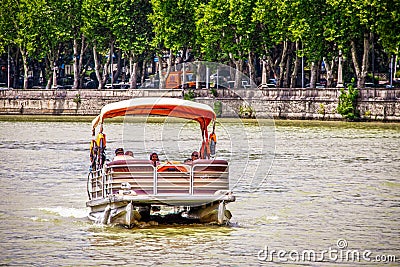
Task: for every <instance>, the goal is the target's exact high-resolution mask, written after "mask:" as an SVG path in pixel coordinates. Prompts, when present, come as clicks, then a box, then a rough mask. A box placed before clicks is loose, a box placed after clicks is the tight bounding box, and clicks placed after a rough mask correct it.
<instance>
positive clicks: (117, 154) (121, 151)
mask: <svg viewBox="0 0 400 267" xmlns="http://www.w3.org/2000/svg"><path fill="white" fill-rule="evenodd" d="M132 154H133V153H132ZM130 159H133V157H132V156H130V155H125V153H124V149H123V148H122V147H119V148H117V149H116V150H115V157H114V158H113V161H116V160H130Z"/></svg>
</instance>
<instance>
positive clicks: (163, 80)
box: [158, 50, 172, 89]
mask: <svg viewBox="0 0 400 267" xmlns="http://www.w3.org/2000/svg"><path fill="white" fill-rule="evenodd" d="M162 62H163V60H162V56H160V55H158V76H159V80H160V84H159V88H160V89H163V88H165V83H166V78H167V77H168V76H169V73H170V72H171V67H172V51H171V50H169V57H168V58H167V71H166V73H165V74H163V64H162Z"/></svg>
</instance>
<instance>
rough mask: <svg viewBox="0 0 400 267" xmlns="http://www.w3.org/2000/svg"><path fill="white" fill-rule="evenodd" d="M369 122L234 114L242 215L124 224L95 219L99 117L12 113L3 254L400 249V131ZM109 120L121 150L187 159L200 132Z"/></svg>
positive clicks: (113, 257) (243, 256) (57, 258)
mask: <svg viewBox="0 0 400 267" xmlns="http://www.w3.org/2000/svg"><path fill="white" fill-rule="evenodd" d="M365 125H366V126H365ZM365 125H363V126H362V127H308V126H306V127H303V126H301V127H300V126H296V125H288V126H280V127H277V128H276V130H275V131H272V130H271V127H270V126H268V125H264V126H262V127H257V126H256V125H254V124H251V123H246V124H238V123H232V122H230V123H222V125H220V126H219V127H218V128H217V130H218V132H217V134H218V144H217V146H218V149H219V150H218V151H219V157H223V158H227V159H229V160H230V161H231V170H234V173H232V177H231V178H232V187H233V190H234V191H235V193H236V195H237V201H236V202H235V203H231V204H229V205H228V208H229V209H230V210H231V212H232V214H233V218H232V222H233V223H232V225H231V226H229V227H217V226H211V225H189V226H187V225H185V226H178V225H168V226H158V227H152V228H147V229H124V228H118V227H108V226H99V225H94V224H92V223H91V222H89V221H88V220H87V219H86V214H87V212H88V210H87V208H86V207H85V202H86V200H87V194H86V175H87V170H88V161H89V155H88V147H89V140H90V138H91V132H90V125H89V123H68V122H63V123H57V122H53V123H45V122H0V127H1V132H0V153H1V155H2V158H3V161H1V163H0V194H1V196H2V201H1V203H0V240H1V242H2V246H1V254H0V264H3V265H14V266H22V265H24V266H26V265H36V266H43V265H46V266H55V265H57V266H59V265H69V266H71V265H72V266H74V265H80V266H110V265H129V266H137V265H140V266H154V265H162V266H181V265H184V266H185V265H187V266H199V265H201V266H259V265H260V264H262V263H263V262H261V261H259V260H258V258H257V253H258V252H259V251H260V249H263V248H264V247H265V246H268V248H269V249H274V250H280V249H281V250H286V251H288V250H298V251H299V250H306V249H309V250H316V251H322V250H326V249H329V248H330V247H332V248H337V247H336V242H337V240H338V239H345V240H346V241H347V242H348V248H349V249H353V250H354V249H358V250H361V251H362V250H370V251H372V253H373V255H379V254H386V255H389V254H391V255H396V256H397V260H399V259H400V250H399V248H400V240H399V236H400V215H399V214H400V204H399V203H400V175H399V174H400V165H399V164H398V162H399V161H400V142H399V140H400V132H399V130H397V129H386V128H379V127H374V128H368V124H365ZM143 127H146V134H140V133H138V132H137V131H138V130H140V129H143ZM160 127H163V131H160ZM105 130H106V133H107V137H108V152H109V157H112V151H113V150H114V148H115V147H117V146H119V145H120V144H121V141H120V140H121V139H124V143H123V145H124V147H129V148H132V149H133V150H134V152H135V157H147V155H148V153H149V152H150V151H153V150H157V151H159V152H161V153H160V154H161V155H162V158H163V159H167V158H180V159H184V158H186V157H187V155H188V154H190V153H191V151H192V150H193V147H197V146H198V144H199V143H198V140H199V138H200V137H198V136H197V135H196V134H198V127H197V126H196V125H195V124H192V123H179V122H177V123H175V124H173V125H168V126H167V125H160V124H159V123H152V124H149V125H146V126H143V124H142V125H141V124H140V123H136V124H135V123H132V124H131V125H128V126H126V128H125V130H123V131H121V124H119V123H111V124H109V125H106V129H105ZM135 131H136V132H135ZM128 132H129V133H130V134H133V136H134V137H135V136H136V137H137V138H133V139H132V138H127V136H126V134H127V133H128ZM135 134H137V135H135ZM173 134H176V135H177V136H174V135H173ZM122 137H124V138H122ZM174 138H177V139H178V141H177V142H175V144H173V145H171V142H166V141H165V140H164V139H166V140H174ZM163 140H164V141H163ZM172 143H173V142H172ZM267 173H269V175H268V176H267V175H266V174H267ZM264 179H265V180H264ZM263 180H264V182H262V181H263ZM255 189H258V190H255ZM289 263H293V262H289ZM398 263H399V262H397V263H393V264H394V265H398ZM264 264H266V265H271V264H272V263H265V262H264ZM306 264H309V265H318V266H319V265H326V266H331V265H332V262H331V263H329V262H328V263H322V262H319V263H318V264H315V263H312V262H308V263H306ZM343 264H346V263H343ZM289 265H290V264H289ZM347 265H348V264H347ZM350 265H351V264H350Z"/></svg>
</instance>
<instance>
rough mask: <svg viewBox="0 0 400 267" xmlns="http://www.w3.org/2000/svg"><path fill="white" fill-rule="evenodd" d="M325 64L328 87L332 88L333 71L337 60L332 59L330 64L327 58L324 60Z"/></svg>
mask: <svg viewBox="0 0 400 267" xmlns="http://www.w3.org/2000/svg"><path fill="white" fill-rule="evenodd" d="M323 60H324V62H325V69H326V87H327V88H331V87H332V85H333V69H334V68H335V60H334V59H332V60H331V63H329V61H328V59H327V58H326V57H324V58H323Z"/></svg>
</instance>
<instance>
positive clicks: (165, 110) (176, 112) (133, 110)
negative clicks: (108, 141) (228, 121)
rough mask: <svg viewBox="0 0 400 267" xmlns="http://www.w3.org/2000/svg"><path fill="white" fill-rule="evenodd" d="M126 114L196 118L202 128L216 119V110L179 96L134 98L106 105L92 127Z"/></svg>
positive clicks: (205, 127) (204, 128)
mask: <svg viewBox="0 0 400 267" xmlns="http://www.w3.org/2000/svg"><path fill="white" fill-rule="evenodd" d="M126 115H159V116H169V117H177V118H184V119H190V120H195V121H198V122H199V123H200V127H201V129H202V130H205V131H207V126H208V125H209V124H210V122H211V121H213V120H215V118H216V115H215V112H214V110H213V109H212V108H211V107H210V106H208V105H206V104H201V103H197V102H193V101H189V100H182V99H179V98H133V99H128V100H123V101H120V102H115V103H110V104H107V105H105V106H104V107H103V108H102V109H101V111H100V114H99V115H98V116H97V117H96V118H95V119H94V120H93V121H92V128H93V130H95V128H96V127H97V125H99V124H102V123H103V121H104V119H107V118H114V117H118V116H126Z"/></svg>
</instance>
